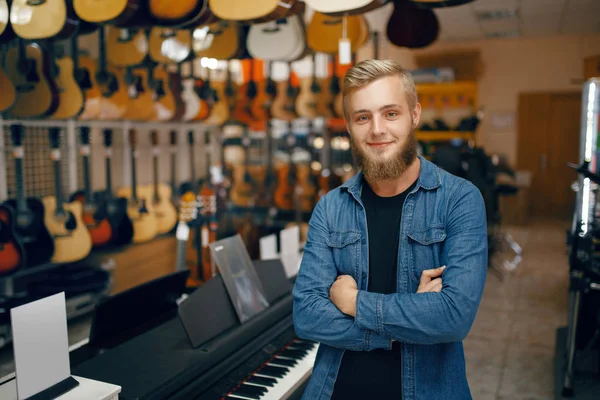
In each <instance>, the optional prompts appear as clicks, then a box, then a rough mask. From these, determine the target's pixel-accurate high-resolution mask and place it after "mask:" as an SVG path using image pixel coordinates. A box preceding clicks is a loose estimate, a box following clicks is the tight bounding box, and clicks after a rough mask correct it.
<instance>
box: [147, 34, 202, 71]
mask: <svg viewBox="0 0 600 400" xmlns="http://www.w3.org/2000/svg"><path fill="white" fill-rule="evenodd" d="M191 44H192V34H191V32H190V31H189V30H187V29H186V30H182V29H172V28H164V27H154V28H152V29H151V30H150V34H149V35H148V54H149V55H150V58H152V59H153V60H154V61H156V62H157V63H162V64H170V63H180V62H182V61H184V60H185V59H187V58H188V57H189V56H190V53H191V51H192V49H191Z"/></svg>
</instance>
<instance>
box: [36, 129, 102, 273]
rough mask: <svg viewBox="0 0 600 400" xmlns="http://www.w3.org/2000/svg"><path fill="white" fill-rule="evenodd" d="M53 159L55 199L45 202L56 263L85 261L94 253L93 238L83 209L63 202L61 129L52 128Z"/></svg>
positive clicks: (48, 198) (51, 198) (46, 199)
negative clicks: (91, 252) (86, 223)
mask: <svg viewBox="0 0 600 400" xmlns="http://www.w3.org/2000/svg"><path fill="white" fill-rule="evenodd" d="M48 133H49V137H50V149H51V151H50V158H51V159H52V168H53V170H54V196H47V197H44V198H43V199H42V202H43V203H44V207H45V208H46V210H47V212H46V215H45V219H44V223H45V225H46V227H47V228H48V231H49V232H50V234H51V235H52V237H54V246H55V248H54V255H53V256H52V262H54V263H69V262H74V261H79V260H81V259H83V258H85V257H86V256H87V255H88V254H89V253H90V251H91V250H92V237H91V235H90V232H89V231H88V229H87V227H86V226H85V223H84V222H83V219H82V213H83V206H82V205H81V203H79V202H77V201H74V202H71V203H65V202H64V201H63V193H62V191H63V187H62V174H61V167H60V162H61V151H60V128H56V127H52V128H49V132H48Z"/></svg>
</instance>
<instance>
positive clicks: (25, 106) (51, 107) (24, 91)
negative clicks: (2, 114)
mask: <svg viewBox="0 0 600 400" xmlns="http://www.w3.org/2000/svg"><path fill="white" fill-rule="evenodd" d="M5 65H6V74H7V75H8V77H9V78H10V80H11V82H12V83H13V84H14V86H15V89H16V91H17V98H16V100H15V102H14V104H13V105H12V107H11V108H10V109H9V110H8V112H9V114H10V115H11V116H13V117H15V118H36V117H45V116H47V115H51V114H52V113H54V111H55V110H56V109H57V107H58V90H57V89H56V85H55V84H54V81H53V79H52V78H51V76H50V60H49V58H48V55H47V54H45V53H43V52H42V49H41V48H40V46H39V45H38V44H36V43H30V44H27V45H25V42H24V41H23V39H18V40H17V46H16V47H12V48H11V49H10V50H9V51H8V53H7V55H6V64H5ZM34 78H35V79H34Z"/></svg>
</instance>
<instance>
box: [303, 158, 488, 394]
mask: <svg viewBox="0 0 600 400" xmlns="http://www.w3.org/2000/svg"><path fill="white" fill-rule="evenodd" d="M419 158H420V160H421V167H420V172H419V178H418V180H417V184H416V185H415V187H414V189H413V190H412V191H411V192H410V193H409V194H408V196H407V198H406V200H405V202H404V206H403V211H402V221H401V226H400V238H399V240H400V243H399V249H398V275H397V280H396V286H397V290H396V293H393V294H380V293H372V292H367V290H366V289H367V284H368V282H367V279H368V276H369V271H368V269H369V245H368V243H369V241H368V238H367V235H368V232H367V221H366V214H365V209H364V206H363V204H362V201H361V197H360V193H361V182H362V174H361V173H359V174H358V175H356V176H354V177H353V178H351V179H350V180H348V181H347V182H346V183H345V184H343V185H342V186H340V187H338V188H336V189H335V190H332V191H330V192H329V193H327V195H325V196H324V197H323V198H321V200H320V201H319V202H318V204H317V205H316V207H315V209H314V211H313V214H312V217H311V220H310V223H309V226H310V227H309V230H308V238H307V242H306V245H305V248H304V255H303V258H302V264H301V266H300V271H299V273H298V276H297V278H296V283H295V285H294V291H293V293H294V311H293V312H294V314H293V315H294V328H295V331H296V334H297V335H298V336H299V337H300V338H304V339H308V340H314V341H316V342H319V343H320V346H319V350H318V352H317V358H316V361H315V365H314V368H313V372H312V376H311V378H310V382H309V384H308V386H307V388H306V390H305V392H304V396H303V399H310V400H317V399H329V398H331V395H332V392H333V388H334V384H335V381H336V378H337V374H338V370H339V367H340V364H341V361H342V356H343V355H344V351H345V350H355V351H371V350H375V349H391V343H392V339H393V340H396V341H398V342H401V343H402V382H401V383H400V382H398V384H402V391H403V396H402V397H403V399H404V400H430V399H442V398H443V399H445V400H467V399H471V393H470V390H469V386H468V383H467V378H466V368H465V358H464V351H463V345H462V341H463V339H464V338H465V337H466V336H467V334H468V333H469V330H470V329H471V326H472V324H473V321H474V319H475V316H476V314H477V309H478V307H479V303H480V301H481V296H482V294H483V288H484V284H485V279H486V274H487V257H488V249H487V223H486V214H485V206H484V203H483V197H482V195H481V192H480V191H479V190H478V189H477V188H476V187H475V186H474V185H473V184H472V183H471V182H469V181H467V180H464V179H462V178H458V177H456V176H454V175H451V174H449V173H447V172H446V171H444V170H442V169H440V168H438V167H437V166H436V165H435V164H433V163H431V162H429V161H427V160H425V159H424V158H422V157H419ZM443 265H446V269H445V270H444V272H443V275H442V280H443V287H442V291H441V292H439V293H416V291H417V288H418V286H419V279H420V276H421V272H422V271H423V270H426V269H433V268H437V267H441V266H443ZM374 267H375V268H376V267H377V266H374ZM338 275H351V276H352V277H353V278H354V279H355V280H356V282H357V284H358V289H359V291H358V296H357V298H356V316H355V318H353V317H351V316H348V315H345V314H343V313H342V312H341V311H339V310H338V309H337V307H336V306H335V305H334V304H333V303H332V302H331V300H330V299H329V288H330V286H331V285H332V284H333V282H334V281H335V279H336V278H337V276H338Z"/></svg>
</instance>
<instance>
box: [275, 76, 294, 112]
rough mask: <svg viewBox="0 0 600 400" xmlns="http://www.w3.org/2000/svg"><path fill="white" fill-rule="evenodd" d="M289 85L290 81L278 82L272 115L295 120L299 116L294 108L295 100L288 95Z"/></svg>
mask: <svg viewBox="0 0 600 400" xmlns="http://www.w3.org/2000/svg"><path fill="white" fill-rule="evenodd" d="M287 87H288V81H279V82H277V95H276V96H275V99H273V104H272V105H271V115H272V116H273V117H274V118H278V119H282V120H284V121H293V120H294V119H296V117H297V116H296V112H295V110H294V108H295V107H294V106H295V100H294V99H293V98H292V97H289V96H288V95H287V93H286V90H287Z"/></svg>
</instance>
